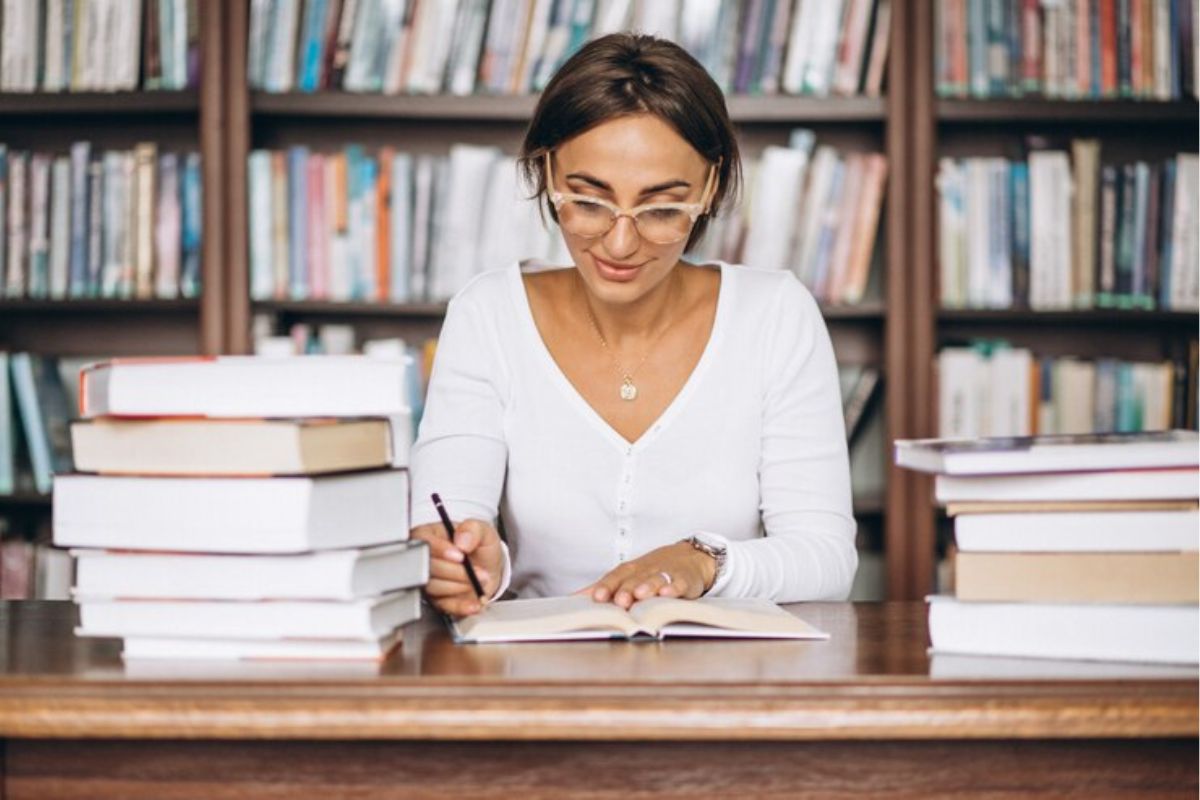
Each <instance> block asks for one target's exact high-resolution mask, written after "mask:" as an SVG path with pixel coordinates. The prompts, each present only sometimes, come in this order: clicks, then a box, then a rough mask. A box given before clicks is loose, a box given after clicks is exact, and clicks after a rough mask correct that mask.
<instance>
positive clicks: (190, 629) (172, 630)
mask: <svg viewBox="0 0 1200 800" xmlns="http://www.w3.org/2000/svg"><path fill="white" fill-rule="evenodd" d="M420 616H421V593H420V592H419V591H417V590H415V589H402V590H400V591H398V592H391V593H389V594H385V595H380V596H378V597H369V598H363V599H361V600H348V601H346V600H262V601H238V600H213V601H205V600H84V601H81V602H80V603H79V623H80V624H79V627H78V628H77V629H76V631H75V632H76V634H78V635H80V636H130V637H134V636H152V637H157V636H167V637H173V638H174V637H179V638H184V639H188V638H201V639H203V638H219V639H226V638H227V639H378V638H382V637H383V636H386V635H388V634H390V633H391V632H392V631H394V630H395V629H396V628H397V627H399V626H400V625H403V624H405V623H407V622H412V621H413V620H416V619H419V618H420Z"/></svg>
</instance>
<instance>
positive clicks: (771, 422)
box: [709, 276, 858, 603]
mask: <svg viewBox="0 0 1200 800" xmlns="http://www.w3.org/2000/svg"><path fill="white" fill-rule="evenodd" d="M773 323H774V324H773V329H772V330H769V331H768V336H767V341H766V349H765V352H766V359H765V362H764V366H765V368H766V370H767V373H766V375H767V377H766V379H765V386H766V390H765V392H764V396H763V425H762V456H761V461H760V464H759V487H760V509H761V513H762V519H763V527H764V529H765V531H766V536H765V537H762V538H758V539H752V540H749V541H730V542H728V546H727V550H726V553H727V555H726V563H725V569H724V570H723V571H722V574H721V575H720V576H719V578H718V580H717V582H716V583H715V584H714V585H713V587H712V589H711V590H710V591H709V594H710V595H715V596H724V597H750V596H756V597H766V598H770V599H773V600H775V601H777V602H785V603H786V602H796V601H801V600H844V599H845V598H846V597H847V596H848V595H849V593H850V585H851V583H852V582H853V580H854V572H855V570H856V568H857V566H858V553H857V551H856V550H855V545H854V538H855V523H854V517H853V514H852V511H851V498H850V463H849V457H848V454H847V448H846V435H845V422H844V421H843V417H842V401H841V390H840V388H839V384H838V373H837V364H836V362H835V361H834V357H833V346H832V344H831V343H830V340H829V332H828V331H827V330H826V328H825V323H824V320H822V318H821V313H820V310H819V308H818V307H817V304H816V302H815V301H814V300H813V298H812V295H811V294H809V292H808V290H807V289H805V288H804V287H803V286H802V285H801V284H800V282H799V281H797V280H795V279H794V278H792V277H791V276H789V277H788V279H787V280H786V281H785V283H784V286H783V290H782V291H781V292H780V294H779V298H778V302H777V305H776V314H775V315H774V319H773ZM716 533H717V532H714V535H715V534H716Z"/></svg>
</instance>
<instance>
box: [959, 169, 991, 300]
mask: <svg viewBox="0 0 1200 800" xmlns="http://www.w3.org/2000/svg"><path fill="white" fill-rule="evenodd" d="M966 171H967V178H966V184H967V196H966V200H967V306H968V307H969V308H987V307H988V306H989V302H988V298H989V295H990V291H991V284H992V276H991V270H990V264H989V260H988V236H989V233H990V231H991V229H992V227H993V226H994V225H997V224H999V219H997V217H996V215H995V214H993V211H992V207H991V193H990V192H989V191H988V189H989V179H990V176H991V159H988V158H968V159H966Z"/></svg>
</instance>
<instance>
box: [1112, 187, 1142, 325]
mask: <svg viewBox="0 0 1200 800" xmlns="http://www.w3.org/2000/svg"><path fill="white" fill-rule="evenodd" d="M1121 174H1122V177H1121V205H1120V206H1119V208H1120V214H1119V218H1118V222H1117V230H1118V234H1117V285H1116V291H1115V294H1116V302H1117V307H1118V308H1129V307H1130V305H1131V299H1132V294H1133V268H1134V260H1133V258H1134V254H1133V248H1134V227H1135V224H1136V220H1137V177H1136V172H1135V169H1134V166H1133V164H1125V165H1124V166H1123V167H1122V169H1121Z"/></svg>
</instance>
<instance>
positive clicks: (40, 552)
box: [33, 545, 75, 600]
mask: <svg viewBox="0 0 1200 800" xmlns="http://www.w3.org/2000/svg"><path fill="white" fill-rule="evenodd" d="M33 566H34V587H33V596H34V598H35V599H37V600H70V599H71V576H72V574H73V573H74V568H75V565H74V562H73V561H72V559H71V555H70V553H68V552H67V551H66V550H59V549H57V548H55V547H48V546H46V545H37V546H36V548H35V549H34V564H33Z"/></svg>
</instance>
